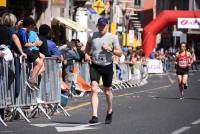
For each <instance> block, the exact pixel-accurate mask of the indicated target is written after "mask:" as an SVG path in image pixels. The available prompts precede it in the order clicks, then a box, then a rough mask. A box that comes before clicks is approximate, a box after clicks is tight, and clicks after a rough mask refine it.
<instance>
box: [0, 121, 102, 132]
mask: <svg viewBox="0 0 200 134" xmlns="http://www.w3.org/2000/svg"><path fill="white" fill-rule="evenodd" d="M100 124H102V123H101V122H99V123H95V124H88V123H87V124H66V123H47V124H31V125H32V126H35V127H49V126H50V127H55V129H56V130H57V132H68V131H82V130H89V129H99V128H100V127H96V125H100ZM0 132H1V131H0Z"/></svg>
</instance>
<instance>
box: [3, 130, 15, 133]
mask: <svg viewBox="0 0 200 134" xmlns="http://www.w3.org/2000/svg"><path fill="white" fill-rule="evenodd" d="M0 133H14V131H9V130H8V131H0Z"/></svg>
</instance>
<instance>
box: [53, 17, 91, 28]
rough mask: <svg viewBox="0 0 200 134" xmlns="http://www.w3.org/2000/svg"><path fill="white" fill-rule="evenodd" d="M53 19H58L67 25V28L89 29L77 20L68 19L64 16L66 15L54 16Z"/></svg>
mask: <svg viewBox="0 0 200 134" xmlns="http://www.w3.org/2000/svg"><path fill="white" fill-rule="evenodd" d="M53 21H57V22H58V23H61V24H63V25H65V26H66V27H67V28H69V29H73V30H75V31H77V32H85V31H88V30H87V29H86V28H84V27H83V26H81V25H80V24H79V23H77V22H75V21H73V20H71V19H67V18H64V17H54V18H53Z"/></svg>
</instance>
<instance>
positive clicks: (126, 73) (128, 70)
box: [71, 62, 148, 90]
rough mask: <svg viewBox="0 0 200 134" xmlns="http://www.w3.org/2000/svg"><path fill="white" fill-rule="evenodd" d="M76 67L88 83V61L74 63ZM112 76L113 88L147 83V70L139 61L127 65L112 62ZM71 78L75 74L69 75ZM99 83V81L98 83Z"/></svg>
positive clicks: (74, 78) (74, 76)
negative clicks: (119, 74)
mask: <svg viewBox="0 0 200 134" xmlns="http://www.w3.org/2000/svg"><path fill="white" fill-rule="evenodd" d="M74 66H75V67H76V68H78V74H79V75H80V76H81V77H82V78H83V79H84V80H85V81H86V82H87V83H89V84H90V82H91V81H90V75H89V64H88V63H78V62H76V63H75V64H74ZM117 66H118V69H120V72H121V76H120V78H119V77H118V75H117V73H118V72H117V71H118V70H117V69H116V68H117ZM113 70H114V77H113V84H112V85H113V86H112V88H113V90H115V89H125V88H130V87H135V86H140V85H144V84H146V83H147V78H148V72H147V69H146V66H145V65H141V64H140V63H137V64H134V65H129V64H117V65H116V64H114V66H113ZM71 77H73V78H71V80H76V74H75V75H71ZM100 84H101V83H100Z"/></svg>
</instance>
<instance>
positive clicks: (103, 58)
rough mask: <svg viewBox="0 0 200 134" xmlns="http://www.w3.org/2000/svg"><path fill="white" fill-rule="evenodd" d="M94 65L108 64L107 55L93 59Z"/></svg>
mask: <svg viewBox="0 0 200 134" xmlns="http://www.w3.org/2000/svg"><path fill="white" fill-rule="evenodd" d="M92 60H93V62H94V63H97V64H104V63H106V54H96V55H95V56H93V57H92Z"/></svg>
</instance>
